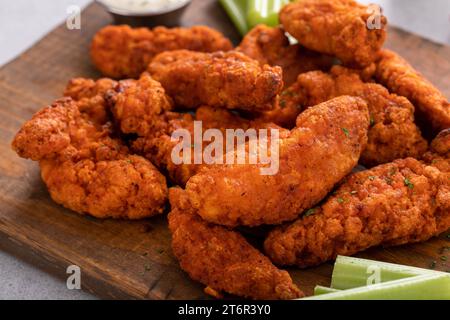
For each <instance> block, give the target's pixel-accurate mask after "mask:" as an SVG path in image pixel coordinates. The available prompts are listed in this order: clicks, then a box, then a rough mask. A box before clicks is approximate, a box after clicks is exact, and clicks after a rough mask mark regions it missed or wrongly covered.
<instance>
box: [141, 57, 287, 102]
mask: <svg viewBox="0 0 450 320" xmlns="http://www.w3.org/2000/svg"><path fill="white" fill-rule="evenodd" d="M148 71H149V72H150V74H151V76H152V77H153V78H154V79H155V80H157V81H159V82H161V84H162V86H163V87H164V89H165V90H166V92H167V94H168V95H169V96H171V97H172V98H173V100H174V102H175V105H176V106H177V107H183V108H197V107H199V106H202V105H207V106H210V107H216V108H228V109H242V110H250V111H262V110H271V109H272V108H273V105H274V102H275V99H276V96H277V94H279V93H280V92H281V89H282V87H283V79H282V70H281V68H280V67H270V66H269V65H263V66H261V65H260V64H259V63H258V61H256V60H253V59H251V58H249V57H247V56H246V55H244V54H243V53H240V52H237V51H230V52H215V53H202V52H193V51H187V50H178V51H169V52H164V53H161V54H160V55H158V56H156V57H155V58H154V59H153V61H152V63H150V65H149V67H148Z"/></svg>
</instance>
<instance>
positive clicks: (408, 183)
mask: <svg viewBox="0 0 450 320" xmlns="http://www.w3.org/2000/svg"><path fill="white" fill-rule="evenodd" d="M403 183H404V184H405V186H406V187H408V188H409V189H414V185H413V184H412V183H411V181H409V179H408V178H405V180H403Z"/></svg>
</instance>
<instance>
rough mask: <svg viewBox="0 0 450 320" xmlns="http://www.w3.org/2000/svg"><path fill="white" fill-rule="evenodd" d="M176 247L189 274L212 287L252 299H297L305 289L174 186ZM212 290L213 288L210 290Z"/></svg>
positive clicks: (172, 215)
mask: <svg viewBox="0 0 450 320" xmlns="http://www.w3.org/2000/svg"><path fill="white" fill-rule="evenodd" d="M170 203H171V206H172V211H171V213H170V214H169V228H170V230H171V232H172V249H173V253H174V255H175V256H176V257H177V259H178V261H179V262H180V266H181V268H182V269H183V270H184V271H186V272H187V273H188V274H189V276H190V277H191V278H192V279H194V280H196V281H199V282H201V283H203V284H204V285H206V286H208V288H210V289H212V290H213V291H214V292H221V291H225V292H227V293H230V294H234V295H237V296H241V297H245V298H251V299H270V300H272V299H295V298H299V297H302V296H303V293H302V292H301V291H300V290H299V289H298V288H297V286H296V285H295V284H294V283H293V282H292V279H291V278H290V276H289V274H288V273H287V272H286V271H282V270H279V269H277V268H276V267H275V266H274V265H273V264H272V263H271V262H270V260H269V259H267V257H265V256H264V255H263V254H261V253H260V252H259V251H258V250H256V249H255V248H253V247H252V246H251V245H250V244H249V243H248V242H247V241H246V240H245V238H244V237H243V236H241V235H240V234H239V233H238V232H235V231H231V230H228V229H226V228H224V227H221V226H216V225H212V224H209V223H207V222H205V221H203V220H202V219H201V218H200V217H199V216H198V215H196V214H195V210H193V209H192V207H191V206H190V204H189V201H188V199H187V198H186V195H185V194H184V191H183V190H181V189H178V188H172V189H170ZM208 291H211V290H208Z"/></svg>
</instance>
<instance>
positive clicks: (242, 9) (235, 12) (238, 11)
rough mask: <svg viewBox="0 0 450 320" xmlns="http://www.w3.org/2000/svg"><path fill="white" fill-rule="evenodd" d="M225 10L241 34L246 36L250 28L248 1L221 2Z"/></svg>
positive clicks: (232, 0) (224, 0)
mask: <svg viewBox="0 0 450 320" xmlns="http://www.w3.org/2000/svg"><path fill="white" fill-rule="evenodd" d="M220 3H221V4H222V6H223V8H224V9H225V11H226V12H227V14H228V16H229V17H230V19H231V21H233V24H234V25H235V27H236V28H237V29H238V31H239V33H240V34H241V35H242V36H243V35H245V34H246V33H247V32H248V30H249V28H248V25H247V20H246V12H247V1H246V0H220Z"/></svg>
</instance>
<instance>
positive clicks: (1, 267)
mask: <svg viewBox="0 0 450 320" xmlns="http://www.w3.org/2000/svg"><path fill="white" fill-rule="evenodd" d="M89 2H90V0H58V1H54V0H15V1H3V2H2V4H0V44H1V50H0V66H1V65H3V64H5V63H7V62H8V61H10V60H11V59H13V58H14V57H16V56H17V55H19V54H20V53H21V52H23V51H24V50H26V49H27V48H29V47H30V46H32V45H33V44H34V43H35V42H36V41H37V40H39V39H40V38H41V37H43V36H44V35H45V34H46V33H47V32H49V31H50V30H52V29H53V28H54V27H55V26H56V25H58V24H59V23H61V22H62V21H64V19H65V18H66V17H67V12H66V10H67V8H68V7H69V6H70V5H79V6H80V7H83V6H84V5H86V4H87V3H89ZM360 2H363V3H378V4H380V5H382V7H383V8H384V14H385V15H386V16H387V17H388V19H389V23H390V24H392V25H397V26H400V27H402V28H403V29H405V30H407V31H410V32H413V33H416V34H419V35H422V36H423V37H427V38H429V39H431V40H434V41H436V42H440V43H447V44H450V1H448V0H367V1H366V0H361V1H360ZM4 44H8V45H4ZM0 287H1V288H2V289H1V290H0V299H94V298H95V297H94V296H92V295H90V294H88V293H86V292H83V291H81V290H68V289H67V287H66V284H65V282H63V281H61V280H59V279H56V278H54V277H52V276H51V275H49V274H47V273H45V272H43V271H41V270H39V269H36V268H35V267H33V266H31V265H28V264H26V263H24V262H22V261H21V260H18V259H16V258H15V257H13V256H11V255H9V254H7V253H4V252H1V251H0Z"/></svg>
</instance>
